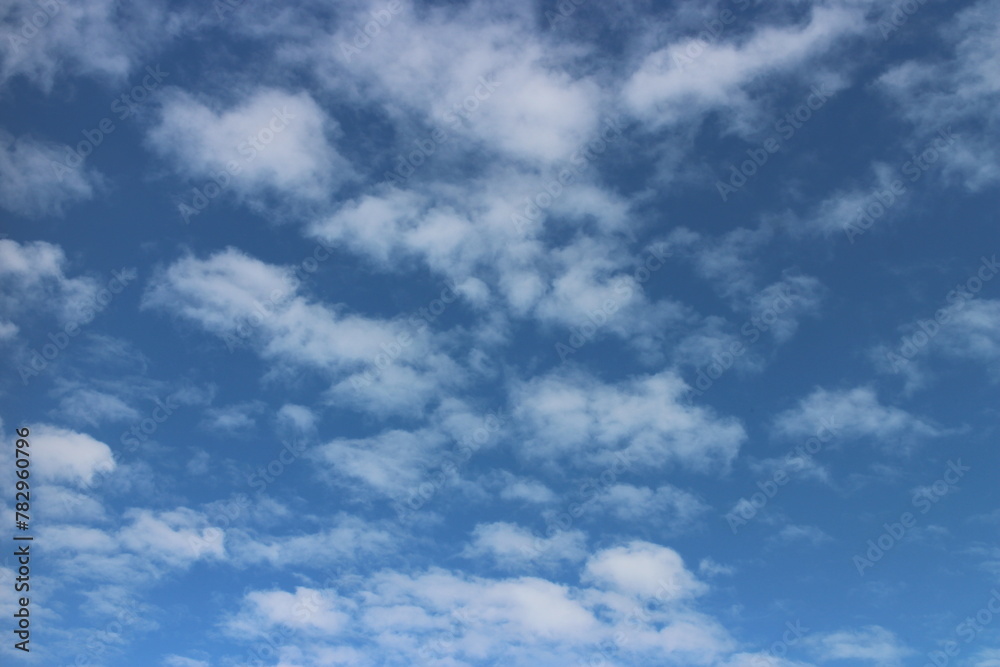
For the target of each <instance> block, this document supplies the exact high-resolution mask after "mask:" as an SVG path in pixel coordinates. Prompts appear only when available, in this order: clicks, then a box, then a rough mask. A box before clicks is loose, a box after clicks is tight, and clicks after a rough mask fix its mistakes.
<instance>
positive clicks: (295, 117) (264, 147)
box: [148, 88, 354, 204]
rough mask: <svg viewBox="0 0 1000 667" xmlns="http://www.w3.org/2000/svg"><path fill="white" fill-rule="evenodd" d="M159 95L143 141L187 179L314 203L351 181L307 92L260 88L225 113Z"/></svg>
mask: <svg viewBox="0 0 1000 667" xmlns="http://www.w3.org/2000/svg"><path fill="white" fill-rule="evenodd" d="M163 95H164V96H165V99H164V102H163V108H162V110H161V117H160V121H159V124H158V125H156V127H154V128H153V129H152V130H151V131H150V134H149V140H148V141H149V144H150V146H151V147H152V148H153V149H154V150H155V151H157V152H158V153H160V154H161V155H163V156H164V157H166V158H168V159H170V160H171V162H172V163H173V164H174V165H175V167H176V168H177V170H178V171H179V172H180V173H182V174H184V175H186V176H189V177H192V178H198V179H208V178H212V177H215V176H216V174H218V173H219V172H222V173H224V174H227V175H228V178H229V179H231V182H232V184H233V185H232V186H231V187H232V188H233V189H234V190H235V191H236V192H237V193H238V194H240V195H242V196H247V197H251V196H259V195H260V194H261V193H260V191H261V190H262V189H265V190H267V189H269V190H272V191H274V192H275V193H279V194H283V195H294V196H295V197H298V198H304V199H313V200H319V199H324V198H326V197H329V196H331V195H333V194H334V193H335V192H336V190H337V188H338V187H339V186H340V185H341V184H342V183H343V182H344V181H345V180H348V179H350V178H352V177H353V175H354V174H353V169H352V168H351V166H350V164H349V163H348V162H347V160H346V159H344V158H343V157H342V156H341V155H340V154H339V153H338V152H337V149H336V148H335V147H334V145H333V144H332V140H334V139H335V138H336V137H337V136H338V135H339V126H338V124H337V123H336V121H334V120H333V119H331V118H329V117H328V116H327V115H326V114H325V113H324V112H323V110H322V109H321V108H320V107H319V105H318V104H317V103H316V102H315V101H314V100H313V99H312V97H311V96H310V95H309V94H308V93H304V92H300V93H288V92H285V91H281V90H275V89H266V88H265V89H259V90H256V91H254V92H253V93H252V94H251V95H249V96H248V97H246V98H245V99H244V100H243V101H242V102H241V103H239V104H237V105H234V106H232V107H230V108H227V109H223V108H220V107H219V106H218V105H215V104H211V103H206V102H204V101H201V100H199V99H197V98H195V97H193V96H191V95H189V94H187V93H184V92H181V91H177V90H172V91H164V93H163ZM231 164H235V165H238V170H237V169H235V168H230V167H229V165H231ZM186 201H187V203H188V204H190V203H191V201H189V200H186Z"/></svg>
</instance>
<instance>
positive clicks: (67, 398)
mask: <svg viewBox="0 0 1000 667" xmlns="http://www.w3.org/2000/svg"><path fill="white" fill-rule="evenodd" d="M56 393H57V395H59V396H60V398H59V414H60V415H61V416H62V417H64V418H67V419H70V420H72V421H73V422H74V423H82V424H88V425H90V426H98V425H100V424H103V423H104V422H123V421H136V420H138V419H139V418H140V414H139V411H138V410H136V409H135V408H133V407H132V406H130V405H129V404H128V403H126V402H125V401H123V400H122V399H121V398H119V397H118V396H115V395H114V394H110V393H107V392H103V391H100V390H97V389H91V388H89V387H84V386H82V385H80V384H76V383H68V382H60V381H57V389H56Z"/></svg>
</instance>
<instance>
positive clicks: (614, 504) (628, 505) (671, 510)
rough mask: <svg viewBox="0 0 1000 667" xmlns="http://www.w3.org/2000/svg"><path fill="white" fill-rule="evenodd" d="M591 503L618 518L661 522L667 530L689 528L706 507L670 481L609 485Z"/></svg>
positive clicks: (705, 510)
mask: <svg viewBox="0 0 1000 667" xmlns="http://www.w3.org/2000/svg"><path fill="white" fill-rule="evenodd" d="M592 502H593V503H594V505H595V507H596V508H597V509H598V510H599V511H603V512H606V513H608V514H610V515H612V516H614V517H615V518H616V519H618V520H620V521H627V522H638V523H641V524H643V525H650V524H654V525H661V526H665V527H666V528H667V529H668V530H671V531H680V530H683V529H685V528H689V527H690V526H691V525H692V524H693V523H694V522H695V521H697V520H698V518H700V517H701V516H702V515H703V514H704V513H705V512H707V511H708V509H709V507H708V505H706V504H705V503H704V502H702V501H701V500H699V499H698V497H697V496H695V495H693V494H691V493H688V492H687V491H683V490H681V489H678V488H677V487H676V486H672V485H670V484H665V485H663V486H660V487H658V488H655V489H654V488H649V487H641V486H633V485H631V484H613V485H611V486H609V487H607V488H606V489H603V490H602V491H601V493H599V494H598V495H596V496H595V497H594V499H593V501H592Z"/></svg>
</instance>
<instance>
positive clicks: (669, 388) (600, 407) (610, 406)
mask: <svg viewBox="0 0 1000 667" xmlns="http://www.w3.org/2000/svg"><path fill="white" fill-rule="evenodd" d="M688 392H689V388H688V387H687V385H685V384H684V382H683V380H681V379H680V378H679V377H677V375H675V374H674V373H672V372H670V371H664V372H662V373H658V374H656V375H647V376H641V377H637V378H634V379H631V380H627V381H624V382H621V383H619V384H606V383H603V382H601V381H600V380H598V379H596V378H593V377H590V376H587V375H585V374H583V373H581V372H578V371H557V372H554V373H551V374H548V375H544V376H541V377H537V378H534V379H532V380H530V381H528V382H524V383H521V384H519V385H518V386H517V387H515V388H514V390H513V392H512V397H511V401H512V403H513V406H514V407H513V411H514V413H515V416H516V417H517V418H518V420H519V423H520V424H521V425H522V426H523V428H524V431H525V439H524V441H523V442H522V445H521V449H520V453H521V455H522V456H523V457H524V458H526V459H529V460H539V459H541V460H548V461H555V460H565V459H569V460H571V461H572V462H573V463H574V464H576V465H587V466H594V465H601V464H604V465H609V464H611V463H612V462H613V461H614V459H615V455H616V453H618V452H621V453H622V454H623V455H624V456H626V457H627V458H628V459H629V460H630V461H631V462H632V463H634V464H636V465H638V466H642V467H647V466H648V467H662V466H665V465H671V464H674V465H680V466H684V467H687V468H692V469H694V470H699V471H707V470H710V469H719V468H725V467H727V466H728V465H729V463H730V462H731V461H732V460H733V458H734V457H735V456H736V453H737V452H738V450H739V447H740V443H741V442H742V441H743V440H744V439H745V437H746V434H745V433H744V431H743V427H742V426H741V425H740V424H739V422H737V421H736V420H734V419H731V418H724V417H721V418H720V417H717V416H715V414H714V413H713V412H712V411H711V410H709V409H707V408H702V407H698V406H695V405H692V404H691V403H690V401H689V399H688V398H687V397H686V395H687V394H688Z"/></svg>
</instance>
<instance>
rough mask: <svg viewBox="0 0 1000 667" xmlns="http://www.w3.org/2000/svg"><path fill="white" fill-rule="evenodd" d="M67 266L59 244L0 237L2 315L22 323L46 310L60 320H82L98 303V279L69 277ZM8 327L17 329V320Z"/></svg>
mask: <svg viewBox="0 0 1000 667" xmlns="http://www.w3.org/2000/svg"><path fill="white" fill-rule="evenodd" d="M68 269H69V262H68V260H67V259H66V254H65V253H64V252H63V249H62V248H61V247H59V246H58V245H55V244H52V243H48V242H46V241H28V242H24V243H18V242H17V241H13V240H10V239H0V278H2V282H0V285H2V287H0V318H6V319H10V320H16V321H22V322H23V321H24V320H27V319H28V318H30V317H32V316H34V315H36V314H37V313H46V314H49V315H52V316H55V317H56V318H57V319H58V320H59V322H60V323H70V322H76V323H79V322H82V321H83V319H85V318H83V316H82V315H83V312H84V310H86V309H87V308H91V309H93V306H94V305H95V296H96V294H97V292H98V285H97V281H95V280H94V279H92V278H89V277H75V278H70V277H67V275H66V271H67V270H68ZM0 321H2V320H0ZM6 326H8V327H10V326H13V327H15V331H16V329H17V323H16V322H11V323H9V324H7V325H6ZM46 342H48V341H46Z"/></svg>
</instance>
